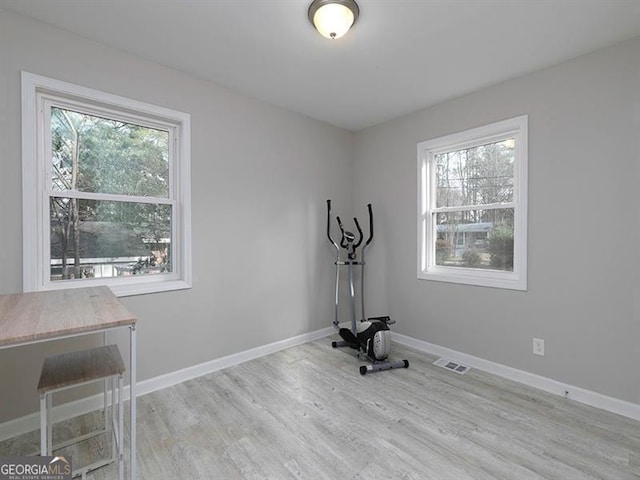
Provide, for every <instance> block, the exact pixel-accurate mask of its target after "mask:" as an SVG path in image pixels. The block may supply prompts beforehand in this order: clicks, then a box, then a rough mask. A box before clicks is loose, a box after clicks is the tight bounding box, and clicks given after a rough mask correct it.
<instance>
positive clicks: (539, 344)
mask: <svg viewBox="0 0 640 480" xmlns="http://www.w3.org/2000/svg"><path fill="white" fill-rule="evenodd" d="M533 354H534V355H540V356H542V357H544V340H543V339H542V338H534V339H533Z"/></svg>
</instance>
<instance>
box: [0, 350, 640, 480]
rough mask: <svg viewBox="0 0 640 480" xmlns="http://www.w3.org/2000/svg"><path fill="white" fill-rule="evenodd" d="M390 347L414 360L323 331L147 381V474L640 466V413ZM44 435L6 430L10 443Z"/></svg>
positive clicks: (441, 476)
mask: <svg viewBox="0 0 640 480" xmlns="http://www.w3.org/2000/svg"><path fill="white" fill-rule="evenodd" d="M392 357H393V358H397V359H400V358H407V359H409V361H410V363H411V366H410V368H409V369H400V370H392V371H388V372H380V373H373V374H367V375H365V376H361V375H360V374H359V373H358V368H357V367H358V365H360V363H359V362H358V360H357V359H355V358H353V357H352V356H350V355H349V354H348V353H347V352H345V351H341V350H333V349H332V348H331V347H330V339H323V340H319V341H316V342H311V343H308V344H305V345H302V346H298V347H294V348H290V349H287V350H285V351H282V352H279V353H275V354H272V355H269V356H266V357H263V358H260V359H257V360H253V361H250V362H246V363H244V364H242V365H238V366H235V367H231V368H228V369H225V370H223V371H220V372H216V373H213V374H209V375H206V376H203V377H200V378H197V379H195V380H191V381H188V382H185V383H182V384H179V385H176V386H174V387H170V388H166V389H163V390H161V391H158V392H154V393H151V394H148V395H144V396H142V397H140V398H139V399H138V472H139V478H141V479H144V480H156V479H188V480H191V479H207V480H234V479H243V480H244V479H247V480H265V479H273V480H287V479H303V480H320V479H327V480H338V479H350V480H376V479H381V480H382V479H385V480H388V479H392V480H395V479H398V480H400V479H406V480H409V479H413V480H418V479H419V480H429V479H434V480H467V479H468V480H471V479H473V480H483V479H487V480H495V479H514V480H529V479H530V480H534V479H535V480H540V479H558V480H573V479H576V480H583V479H584V480H591V479H601V480H625V479H629V480H640V422H636V421H633V420H630V419H628V418H625V417H621V416H618V415H615V414H611V413H608V412H604V411H601V410H598V409H595V408H592V407H589V406H585V405H581V404H579V403H576V402H573V401H571V400H567V399H564V398H561V397H557V396H553V395H550V394H547V393H544V392H540V391H538V390H535V389H533V388H529V387H526V386H523V385H521V384H518V383H515V382H511V381H507V380H504V379H502V378H499V377H496V376H494V375H491V374H488V373H484V372H481V371H479V370H475V369H472V370H471V371H470V372H469V373H467V374H466V375H458V374H455V373H453V372H449V371H447V370H445V369H442V368H439V367H436V366H433V365H432V364H431V363H432V362H433V361H434V360H435V358H434V357H430V356H428V355H425V354H423V353H420V352H416V351H413V350H411V349H408V348H405V347H402V346H398V345H395V346H394V352H393V353H392ZM34 395H35V393H34ZM94 417H95V415H89V416H86V417H85V420H87V421H94V422H95V420H96V419H95V418H94ZM76 423H77V422H76ZM95 423H96V424H99V418H98V421H97V422H95ZM80 428H86V427H81V426H77V425H76V426H73V425H71V424H70V423H69V422H65V424H63V425H61V430H60V431H59V435H61V436H62V435H63V434H64V432H63V430H65V431H71V430H74V429H75V430H78V429H80ZM37 441H38V432H33V433H32V434H28V435H25V436H22V437H20V438H17V439H11V440H8V441H5V442H3V443H1V444H0V455H10V454H16V453H19V452H20V451H22V452H24V451H25V449H29V448H31V450H37ZM86 448H87V449H88V450H89V452H88V453H87V452H84V453H82V452H81V453H80V454H79V455H80V456H82V455H87V454H88V455H89V456H91V450H92V449H93V451H94V454H95V452H99V451H103V450H105V448H104V445H102V446H100V445H99V446H98V447H96V445H95V444H94V445H93V446H88V447H86ZM74 458H76V457H74ZM77 458H79V456H78V457H77ZM74 463H75V460H74ZM88 478H92V479H95V480H102V479H110V478H117V471H116V468H115V466H113V465H112V466H108V467H103V468H101V469H99V470H96V471H95V472H92V473H91V474H89V476H88Z"/></svg>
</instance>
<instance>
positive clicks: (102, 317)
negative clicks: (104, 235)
mask: <svg viewBox="0 0 640 480" xmlns="http://www.w3.org/2000/svg"><path fill="white" fill-rule="evenodd" d="M135 323H136V317H135V316H133V315H132V314H131V313H130V312H129V311H128V310H127V309H126V308H125V307H124V305H122V304H121V303H120V301H119V300H118V298H117V297H116V296H115V295H114V294H113V292H112V291H111V290H110V289H109V288H108V287H86V288H74V289H65V290H51V291H47V292H33V293H16V294H11V295H0V347H3V346H10V345H20V344H26V343H34V342H38V341H41V340H47V339H53V338H57V337H66V336H72V335H78V334H82V333H90V332H94V331H101V330H105V329H109V328H115V327H121V326H126V325H134V324H135Z"/></svg>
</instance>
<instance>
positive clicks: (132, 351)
mask: <svg viewBox="0 0 640 480" xmlns="http://www.w3.org/2000/svg"><path fill="white" fill-rule="evenodd" d="M129 340H130V345H129V355H130V358H129V362H130V363H129V365H130V369H129V407H130V409H131V411H130V416H129V424H130V427H129V428H130V430H129V432H130V433H129V447H130V449H131V461H130V464H129V474H130V475H129V477H130V478H131V480H136V475H137V466H136V463H137V462H136V368H137V365H136V325H135V324H134V325H131V326H130V327H129Z"/></svg>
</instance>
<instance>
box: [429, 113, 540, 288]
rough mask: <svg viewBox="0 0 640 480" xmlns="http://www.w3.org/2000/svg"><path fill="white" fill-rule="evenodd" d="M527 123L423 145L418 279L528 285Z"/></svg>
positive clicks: (503, 123) (516, 121) (499, 124)
mask: <svg viewBox="0 0 640 480" xmlns="http://www.w3.org/2000/svg"><path fill="white" fill-rule="evenodd" d="M527 123H528V119H527V116H526V115H523V116H519V117H516V118H512V119H509V120H504V121H501V122H497V123H493V124H491V125H486V126H483V127H479V128H474V129H471V130H466V131H464V132H460V133H456V134H452V135H447V136H444V137H440V138H436V139H433V140H428V141H425V142H421V143H419V144H418V193H419V194H418V278H421V279H426V280H439V281H443V282H453V283H464V284H469V285H483V286H488V287H501V288H510V289H515V290H526V289H527Z"/></svg>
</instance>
